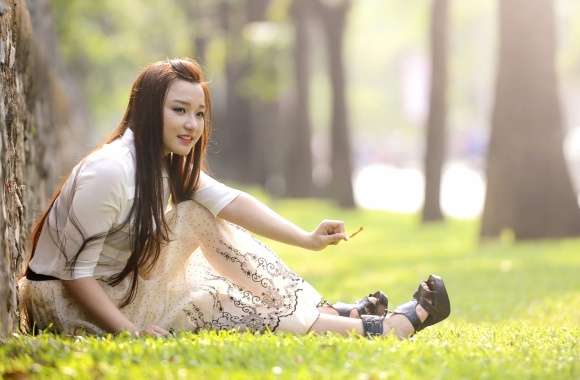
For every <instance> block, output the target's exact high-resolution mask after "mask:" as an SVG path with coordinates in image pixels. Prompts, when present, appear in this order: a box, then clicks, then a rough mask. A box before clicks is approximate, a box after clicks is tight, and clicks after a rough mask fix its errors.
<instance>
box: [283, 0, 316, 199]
mask: <svg viewBox="0 0 580 380" xmlns="http://www.w3.org/2000/svg"><path fill="white" fill-rule="evenodd" d="M309 2H310V0H295V1H294V2H293V4H292V20H293V23H294V46H293V56H294V78H295V81H294V83H295V86H294V87H295V90H294V91H295V92H294V93H295V95H294V104H293V108H294V112H293V115H292V119H291V120H289V125H288V128H287V131H288V132H290V133H287V134H286V135H287V137H288V140H287V141H288V145H287V151H286V159H285V162H286V163H285V173H284V174H285V175H284V176H285V183H286V196H289V197H308V196H311V195H312V188H313V184H312V151H311V147H310V135H311V129H312V127H311V125H310V90H309V86H310V72H309V69H310V68H309V63H308V60H309V56H310V54H309V49H310V46H309V43H308V42H309V41H308V39H309V37H308V19H307V18H308V15H309V13H310V12H309V11H310V7H309Z"/></svg>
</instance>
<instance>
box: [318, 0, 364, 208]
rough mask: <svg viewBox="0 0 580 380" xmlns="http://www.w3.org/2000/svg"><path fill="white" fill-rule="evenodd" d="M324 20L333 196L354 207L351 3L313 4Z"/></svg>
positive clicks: (348, 0)
mask: <svg viewBox="0 0 580 380" xmlns="http://www.w3.org/2000/svg"><path fill="white" fill-rule="evenodd" d="M312 4H314V5H315V6H316V8H317V10H318V14H319V15H320V18H321V20H322V26H323V30H324V35H325V40H326V46H327V61H328V72H329V74H330V83H331V91H332V112H331V115H332V116H331V155H330V156H331V158H330V160H331V162H330V167H331V170H332V180H331V186H330V195H331V197H332V198H333V199H334V200H335V201H336V202H337V203H338V204H339V205H340V206H342V207H354V196H353V188H352V153H351V145H350V131H349V120H348V117H349V115H348V109H347V106H346V80H345V69H344V57H343V55H344V31H345V26H346V17H347V14H348V11H349V10H350V5H351V1H350V0H341V1H335V2H332V3H327V2H324V1H321V0H315V1H313V2H312Z"/></svg>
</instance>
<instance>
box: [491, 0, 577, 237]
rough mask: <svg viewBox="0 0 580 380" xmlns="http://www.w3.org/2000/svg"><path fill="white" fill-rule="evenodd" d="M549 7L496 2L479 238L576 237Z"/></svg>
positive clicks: (537, 2)
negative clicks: (509, 234) (506, 234)
mask: <svg viewBox="0 0 580 380" xmlns="http://www.w3.org/2000/svg"><path fill="white" fill-rule="evenodd" d="M554 23H555V15H554V5H553V2H552V1H548V0H502V1H500V2H499V27H500V50H499V68H498V77H497V83H496V98H495V105H494V110H493V120H492V132H491V138H490V145H489V154H488V163H487V166H488V167H487V181H488V186H487V194H486V200H485V208H484V212H483V221H482V228H481V236H482V237H484V238H485V237H494V236H498V235H500V234H501V233H502V232H503V231H504V230H511V231H513V234H514V236H515V238H516V239H537V238H557V237H564V236H574V235H578V234H580V210H579V208H578V203H577V199H576V194H575V193H574V190H573V187H572V183H571V179H570V175H569V173H568V170H567V167H566V161H565V159H564V154H563V149H562V141H563V132H562V124H563V122H562V114H561V110H560V102H559V98H558V82H557V77H556V70H555V65H554V60H555V56H556V47H555V44H556V42H555V41H556V38H555V37H556V36H555V34H556V31H555V25H554Z"/></svg>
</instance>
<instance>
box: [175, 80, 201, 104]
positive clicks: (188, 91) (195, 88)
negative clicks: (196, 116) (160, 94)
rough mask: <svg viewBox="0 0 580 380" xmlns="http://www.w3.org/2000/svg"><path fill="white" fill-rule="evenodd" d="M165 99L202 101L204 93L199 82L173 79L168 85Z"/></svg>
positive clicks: (189, 101) (190, 101)
mask: <svg viewBox="0 0 580 380" xmlns="http://www.w3.org/2000/svg"><path fill="white" fill-rule="evenodd" d="M167 100H168V101H174V100H180V101H184V102H188V103H192V102H193V103H203V101H204V93H203V87H202V86H201V83H192V82H188V81H185V80H180V79H178V80H175V81H173V82H172V83H171V85H169V89H168V91H167Z"/></svg>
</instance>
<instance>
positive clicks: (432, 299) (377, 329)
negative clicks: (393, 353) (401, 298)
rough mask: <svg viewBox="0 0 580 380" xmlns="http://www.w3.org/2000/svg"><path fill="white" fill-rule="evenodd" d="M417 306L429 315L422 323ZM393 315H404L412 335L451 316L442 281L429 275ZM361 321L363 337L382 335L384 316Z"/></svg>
mask: <svg viewBox="0 0 580 380" xmlns="http://www.w3.org/2000/svg"><path fill="white" fill-rule="evenodd" d="M417 304H419V305H421V306H422V307H423V308H424V309H425V310H426V311H427V312H428V313H429V316H428V317H427V319H426V320H425V321H423V322H421V320H420V319H419V316H418V315H417V310H416V307H417ZM393 314H401V315H404V316H405V317H406V318H407V319H408V320H409V322H411V324H412V325H413V328H414V329H415V331H414V333H416V332H417V331H421V330H423V329H424V328H425V327H428V326H431V325H434V324H436V323H439V322H441V321H442V320H444V319H445V318H447V317H448V316H449V314H451V304H450V302H449V296H448V294H447V290H446V289H445V284H444V283H443V279H442V278H441V277H439V276H436V275H434V274H432V275H430V276H429V278H428V279H427V281H426V282H421V283H420V284H419V287H418V289H417V291H416V292H415V293H414V294H413V299H412V300H411V301H409V302H407V303H404V304H402V305H400V306H399V307H397V308H396V309H395V311H394V312H393ZM361 320H362V324H363V332H364V335H365V336H367V337H371V336H378V335H383V322H384V320H385V317H384V316H383V317H380V316H376V315H361Z"/></svg>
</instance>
